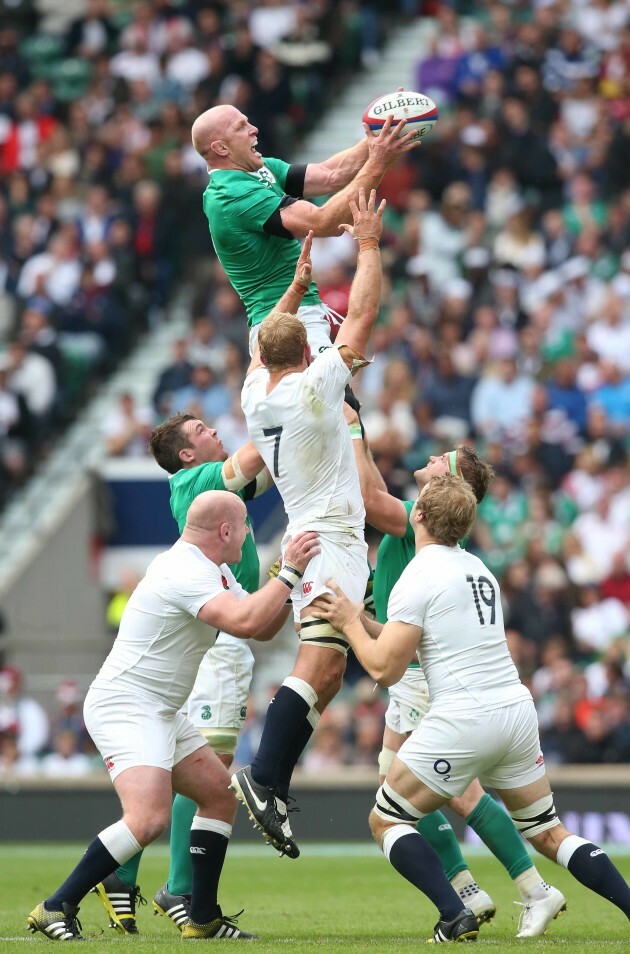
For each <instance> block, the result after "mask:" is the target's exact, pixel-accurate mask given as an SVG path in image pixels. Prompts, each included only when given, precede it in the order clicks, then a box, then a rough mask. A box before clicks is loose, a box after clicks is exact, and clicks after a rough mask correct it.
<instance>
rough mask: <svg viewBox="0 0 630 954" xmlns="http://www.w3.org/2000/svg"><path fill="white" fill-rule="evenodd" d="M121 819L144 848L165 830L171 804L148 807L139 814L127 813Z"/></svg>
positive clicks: (168, 820) (169, 816)
mask: <svg viewBox="0 0 630 954" xmlns="http://www.w3.org/2000/svg"><path fill="white" fill-rule="evenodd" d="M123 820H124V822H125V823H126V825H127V827H128V828H129V830H130V831H131V833H132V834H133V836H134V838H135V839H136V841H137V842H138V843H139V844H140V845H142V847H143V848H144V847H146V845H150V844H151V842H152V841H155V839H156V838H159V837H160V835H162V834H163V833H164V832H165V831H166V829H167V827H168V824H169V822H170V820H171V806H170V805H168V806H164V807H163V808H153V809H149V810H148V811H146V812H143V813H142V814H141V815H131V814H127V815H125V816H124V819H123Z"/></svg>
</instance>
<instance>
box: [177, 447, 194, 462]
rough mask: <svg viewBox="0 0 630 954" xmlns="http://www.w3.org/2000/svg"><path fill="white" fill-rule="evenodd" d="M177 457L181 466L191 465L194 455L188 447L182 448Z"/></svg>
mask: <svg viewBox="0 0 630 954" xmlns="http://www.w3.org/2000/svg"><path fill="white" fill-rule="evenodd" d="M177 456H178V457H179V459H180V461H181V462H182V464H191V463H192V462H193V460H194V453H193V451H192V448H190V447H182V449H181V450H180V452H179V454H178V455H177Z"/></svg>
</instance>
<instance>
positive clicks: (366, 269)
mask: <svg viewBox="0 0 630 954" xmlns="http://www.w3.org/2000/svg"><path fill="white" fill-rule="evenodd" d="M375 206H376V192H375V191H374V189H372V191H371V193H370V198H369V200H368V201H367V202H366V199H365V190H364V189H360V190H359V198H358V205H357V204H356V203H355V201H354V200H350V211H351V212H352V219H353V224H352V225H342V226H340V227H341V228H343V229H345V230H346V231H347V232H349V233H350V234H351V235H352V237H353V238H355V239H356V241H357V242H358V244H359V257H358V261H357V270H356V273H355V276H354V280H353V282H352V288H351V289H350V298H349V300H348V314H347V316H346V319H345V321H344V322H343V324H342V326H341V328H340V329H339V333H338V335H337V338H336V341H335V344H336V346H337V347H338V348H339V349H340V353H341V356H342V357H343V358H344V360H345V361H346V363H347V364H348V366H349V367H352V365H351V363H350V361H348V359H347V357H346V355H345V354H344V350H345V349H346V348H347V349H349V350H350V351H353V352H356V353H358V354H359V355H363V354H364V352H365V350H366V348H367V346H368V342H369V340H370V335H371V334H372V328H373V327H374V322H375V321H376V318H377V315H378V309H379V305H380V303H381V278H382V268H381V253H380V249H379V246H378V242H379V239H380V237H381V231H382V228H383V212H384V211H385V201H384V200H383V201H382V202H381V204H380V205H379V207H378V209H376V208H375ZM344 346H345V347H344Z"/></svg>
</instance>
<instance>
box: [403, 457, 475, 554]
mask: <svg viewBox="0 0 630 954" xmlns="http://www.w3.org/2000/svg"><path fill="white" fill-rule="evenodd" d="M418 510H419V512H420V513H422V514H424V521H423V523H424V526H425V527H426V529H427V532H428V533H429V534H430V535H431V536H432V537H433V539H434V540H437V541H438V543H443V544H444V546H447V547H454V546H455V545H456V544H457V542H458V541H459V540H463V539H464V537H466V536H468V534H469V532H470V528H471V527H472V525H473V523H474V521H475V516H476V514H477V500H476V498H475V494H474V492H473V489H472V487H471V486H470V484H469V483H467V481H465V480H463V478H461V477H456V476H455V475H454V474H440V476H438V477H432V478H431V480H430V481H429V483H428V484H427V485H426V487H425V488H424V490H423V491H422V494H421V495H420V497H419V498H418Z"/></svg>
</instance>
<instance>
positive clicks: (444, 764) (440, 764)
mask: <svg viewBox="0 0 630 954" xmlns="http://www.w3.org/2000/svg"><path fill="white" fill-rule="evenodd" d="M433 771H434V772H437V774H438V775H441V776H442V778H443V779H444V781H445V782H448V780H449V778H450V774H449V773H450V771H451V763H450V762H448V761H447V760H446V759H436V760H435V762H434V763H433Z"/></svg>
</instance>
